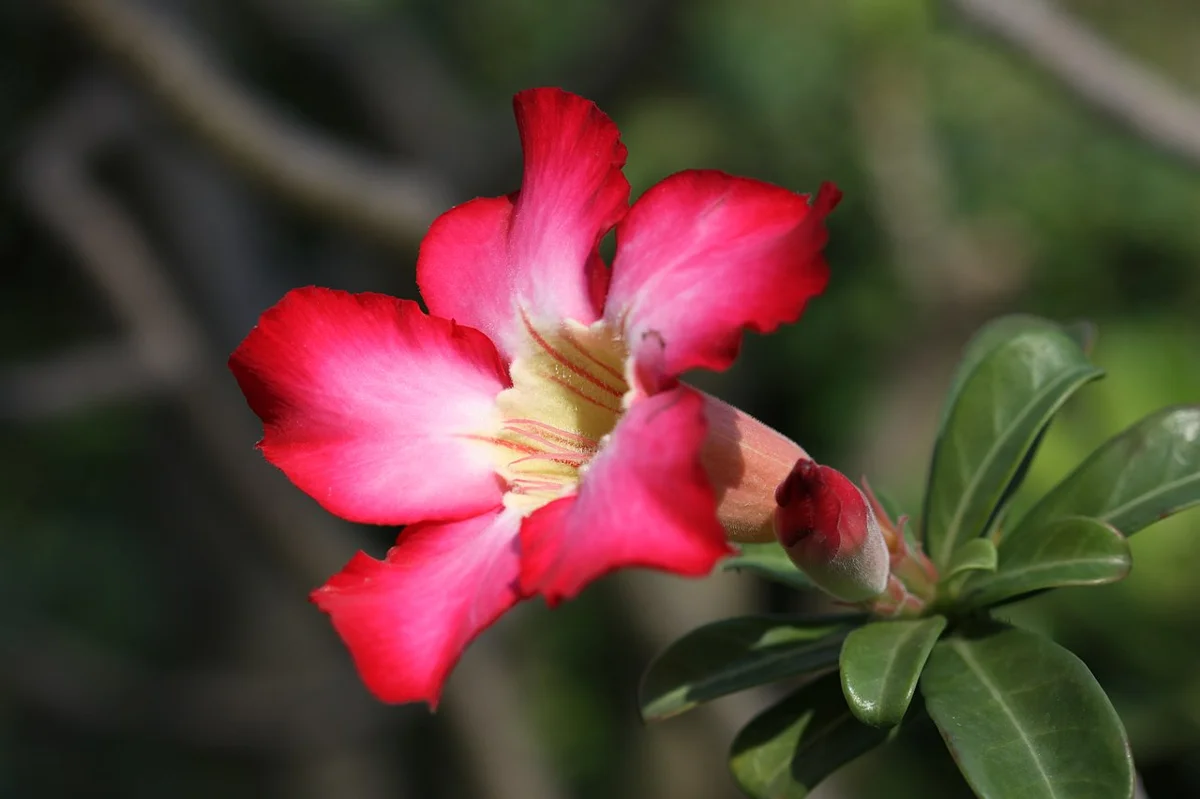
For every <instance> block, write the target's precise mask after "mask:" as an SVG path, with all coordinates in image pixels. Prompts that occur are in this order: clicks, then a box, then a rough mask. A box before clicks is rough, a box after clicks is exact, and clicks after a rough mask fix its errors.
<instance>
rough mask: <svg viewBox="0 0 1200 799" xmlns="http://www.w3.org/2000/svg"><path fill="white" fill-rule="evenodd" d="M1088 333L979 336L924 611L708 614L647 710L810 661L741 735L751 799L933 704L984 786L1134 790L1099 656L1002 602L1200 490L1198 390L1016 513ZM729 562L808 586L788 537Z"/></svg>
mask: <svg viewBox="0 0 1200 799" xmlns="http://www.w3.org/2000/svg"><path fill="white" fill-rule="evenodd" d="M1089 343H1090V331H1089V330H1088V329H1087V328H1086V327H1064V326H1060V325H1058V324H1055V323H1053V322H1050V321H1047V320H1044V319H1040V318H1035V317H1029V316H1010V317H1005V318H1002V319H999V320H997V321H995V322H993V323H991V324H990V325H988V326H986V327H985V328H984V329H983V330H981V331H980V332H979V333H978V334H977V335H976V336H975V338H974V339H972V341H971V342H970V343H969V344H968V346H967V348H966V351H965V353H964V355H963V358H962V361H961V363H960V365H959V368H958V370H957V372H956V374H955V376H954V378H953V380H952V383H951V386H950V390H949V394H948V397H947V399H946V402H945V406H944V410H943V413H942V417H941V423H940V426H939V430H938V434H937V438H936V441H935V443H934V450H933V459H932V463H931V467H930V473H929V477H928V481H927V484H926V489H925V498H924V503H923V509H922V513H921V517H920V520H919V523H918V525H917V528H916V529H917V539H918V541H919V543H920V545H921V546H922V547H923V548H924V550H925V552H926V553H928V555H929V557H930V559H931V560H932V562H933V564H934V565H935V566H936V568H937V570H938V576H939V580H938V585H937V595H936V597H935V599H934V601H932V602H931V603H929V604H928V605H927V606H926V607H925V608H924V610H923V611H922V612H921V613H920V614H919V615H917V616H910V617H906V618H879V617H873V616H871V615H869V614H846V615H840V616H753V617H743V618H734V619H727V620H724V621H720V622H717V623H715V624H710V625H708V626H705V627H701V628H699V629H697V630H694V631H693V632H691V633H689V634H688V635H686V636H684V637H683V638H682V639H680V640H678V641H676V642H675V643H674V644H672V645H671V646H669V647H668V648H667V649H666V651H664V652H663V653H662V654H661V655H659V657H658V658H656V659H655V660H654V661H653V662H652V663H651V665H650V666H649V668H648V670H647V672H646V674H645V676H644V677H643V681H642V684H641V689H640V697H639V698H640V705H641V709H642V715H643V717H644V718H645V719H646V720H657V719H662V718H666V717H669V716H673V715H676V714H678V713H682V712H684V711H686V710H688V709H690V708H692V707H694V706H696V705H697V704H699V703H701V702H706V701H709V700H711V699H715V698H717V697H719V696H723V695H726V694H729V693H733V692H735V691H740V690H744V689H747V688H751V687H754V686H758V685H762V684H764V683H769V682H776V681H779V680H785V679H788V680H795V679H796V678H801V682H800V684H799V687H796V688H795V689H794V690H793V691H792V692H791V693H790V694H788V695H787V696H786V697H784V698H783V699H782V700H781V701H779V702H777V703H776V704H774V705H773V706H771V707H769V708H768V709H766V710H765V711H764V712H762V713H761V714H760V715H758V716H757V717H755V718H754V719H752V720H751V721H750V722H749V724H747V726H746V727H745V728H744V729H743V730H742V731H741V732H740V733H739V734H738V735H737V736H736V737H735V739H734V741H733V745H732V750H731V754H730V768H731V770H732V773H733V776H734V779H735V780H736V782H737V784H738V785H739V786H740V787H741V788H742V790H743V791H744V792H745V793H746V794H747V795H748V796H751V797H755V798H756V799H768V798H769V799H801V798H802V797H805V796H807V795H808V793H809V792H810V791H811V790H812V788H813V787H814V786H815V785H817V783H819V782H820V781H821V780H822V779H823V778H824V777H826V776H827V775H829V774H831V773H832V772H834V771H835V770H837V769H838V768H839V767H841V766H842V765H844V764H845V763H847V762H849V761H851V760H853V759H854V758H856V757H858V756H859V755H861V754H863V753H865V752H867V751H869V750H870V749H872V748H874V747H876V746H879V745H882V744H884V743H886V742H887V741H889V740H890V739H891V738H892V737H893V736H895V735H897V734H901V733H902V731H903V729H904V728H905V727H906V726H910V725H912V724H913V723H914V722H916V721H917V720H918V719H920V718H924V717H925V716H928V718H929V719H931V720H932V722H933V723H934V724H935V725H936V726H937V728H938V730H939V731H940V732H941V735H942V738H943V739H944V741H945V743H946V746H947V747H948V748H949V749H950V752H951V754H952V755H953V757H954V760H955V762H956V763H957V764H958V767H959V769H960V770H961V772H962V774H963V776H964V777H965V778H966V780H967V782H968V783H969V784H970V786H971V788H972V789H973V790H974V792H975V793H976V794H977V795H978V796H980V797H984V799H1076V798H1077V797H1078V799H1083V798H1084V797H1087V799H1109V798H1111V799H1129V797H1131V796H1132V795H1133V791H1134V782H1135V776H1134V769H1133V763H1132V759H1131V756H1130V749H1129V742H1128V739H1127V736H1126V733H1125V730H1124V727H1123V726H1122V723H1121V720H1120V718H1119V717H1118V715H1117V713H1116V711H1115V710H1114V709H1113V706H1112V704H1111V702H1110V701H1109V699H1108V697H1107V696H1106V695H1105V693H1104V691H1103V689H1102V688H1101V687H1100V685H1099V684H1098V683H1097V682H1096V680H1095V678H1094V677H1093V676H1092V674H1091V672H1090V671H1089V670H1088V668H1087V666H1086V665H1085V664H1084V663H1083V662H1082V661H1081V660H1080V659H1079V658H1078V657H1076V656H1075V655H1074V654H1073V653H1071V652H1069V651H1068V650H1066V649H1064V648H1063V647H1061V646H1059V645H1058V644H1056V643H1055V642H1053V641H1051V640H1050V639H1048V638H1046V637H1044V636H1042V635H1040V634H1037V633H1034V632H1031V631H1028V630H1023V629H1020V628H1017V627H1013V626H1011V625H1009V624H1006V623H1004V622H1003V621H1001V620H999V619H997V618H996V617H995V616H994V612H995V610H996V609H997V608H999V607H1002V606H1004V605H1006V604H1008V603H1011V602H1015V601H1017V600H1020V599H1023V598H1026V597H1029V596H1032V595H1035V594H1038V593H1041V592H1044V591H1047V590H1051V589H1056V588H1061V587H1067V586H1088V585H1101V584H1105V583H1111V582H1115V581H1117V580H1120V579H1122V578H1124V577H1125V576H1126V575H1127V574H1128V573H1129V571H1130V568H1131V565H1132V560H1131V556H1130V550H1129V544H1128V537H1129V536H1130V535H1132V534H1134V533H1136V532H1138V531H1139V530H1142V529H1143V528H1145V527H1147V526H1149V525H1151V524H1153V523H1154V522H1155V521H1158V520H1159V519H1162V518H1165V517H1166V516H1169V515H1171V514H1173V513H1176V512H1177V511H1180V510H1183V509H1184V508H1187V507H1189V506H1191V505H1194V504H1197V503H1200V406H1180V407H1173V408H1166V409H1163V410H1160V411H1158V412H1156V413H1153V414H1151V415H1149V416H1147V417H1145V418H1144V419H1142V420H1140V421H1138V422H1137V423H1135V424H1134V425H1132V426H1131V427H1129V428H1128V429H1126V430H1124V431H1123V432H1121V433H1119V434H1118V435H1117V436H1115V437H1114V438H1112V439H1111V440H1110V441H1108V442H1107V443H1105V444H1104V445H1102V446H1101V447H1100V448H1098V449H1097V450H1096V451H1095V452H1094V453H1092V454H1091V455H1090V456H1089V457H1088V458H1086V459H1085V460H1084V461H1083V462H1082V463H1081V464H1079V466H1078V467H1077V468H1076V469H1075V470H1074V471H1073V472H1071V473H1070V474H1069V475H1068V476H1067V477H1066V478H1065V479H1064V480H1063V481H1062V482H1061V483H1059V484H1058V485H1057V486H1055V487H1054V488H1052V489H1051V490H1050V491H1048V492H1047V493H1046V494H1045V495H1044V496H1043V497H1041V499H1040V500H1038V501H1037V502H1035V503H1034V504H1033V505H1032V507H1031V508H1030V509H1029V510H1028V511H1027V512H1026V513H1025V514H1024V515H1022V516H1021V517H1020V518H1017V519H1015V520H1010V519H1009V514H1008V510H1009V502H1010V500H1011V499H1012V497H1013V495H1014V494H1015V493H1016V491H1017V489H1018V488H1020V486H1021V483H1022V480H1023V478H1024V476H1025V474H1026V472H1027V470H1028V468H1029V465H1030V463H1031V462H1032V460H1033V458H1034V456H1035V454H1036V452H1037V448H1038V445H1039V443H1040V442H1041V440H1042V438H1043V436H1044V434H1045V432H1046V430H1047V428H1048V427H1049V425H1050V423H1051V421H1052V420H1053V418H1054V416H1055V414H1056V413H1057V412H1058V411H1059V410H1060V409H1061V408H1062V407H1063V405H1064V403H1066V402H1067V401H1068V400H1069V399H1070V398H1071V396H1072V395H1073V394H1074V393H1075V392H1076V391H1078V390H1079V389H1080V388H1081V387H1083V386H1084V385H1086V384H1087V383H1088V382H1090V381H1092V380H1095V379H1097V378H1099V377H1101V376H1102V374H1103V373H1102V371H1101V370H1100V369H1098V368H1097V367H1096V366H1094V365H1093V364H1091V363H1090V362H1089V360H1088V356H1087V349H1088V345H1089ZM723 568H726V569H739V570H745V571H750V572H753V573H756V574H759V575H762V576H764V577H767V578H769V579H772V580H775V581H777V582H780V583H782V584H784V585H787V586H789V587H792V588H795V589H801V590H803V589H806V588H810V587H811V586H810V584H809V583H808V582H807V580H806V579H805V578H804V575H803V574H802V573H801V572H799V571H798V570H797V569H796V568H795V567H794V566H793V565H792V564H791V562H790V561H789V560H788V558H787V556H786V554H785V553H784V552H783V550H782V549H781V548H780V547H779V546H778V545H776V544H761V545H754V546H747V547H744V548H743V550H742V551H741V553H740V554H739V555H738V556H736V557H734V558H731V559H730V560H728V561H727V562H726V563H725V564H724V565H723Z"/></svg>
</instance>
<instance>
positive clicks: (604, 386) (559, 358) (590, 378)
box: [521, 311, 624, 398]
mask: <svg viewBox="0 0 1200 799" xmlns="http://www.w3.org/2000/svg"><path fill="white" fill-rule="evenodd" d="M521 322H522V323H524V325H525V329H526V330H527V331H529V335H531V336H533V340H534V342H535V343H536V344H537V345H538V346H539V347H541V348H542V349H543V350H545V351H546V354H547V355H549V356H550V357H551V358H553V359H554V361H555V362H556V363H559V364H561V365H562V366H565V367H566V368H567V369H569V370H570V371H572V372H574V373H575V374H577V375H579V376H580V377H582V378H583V379H584V380H586V381H587V382H589V383H591V384H592V385H593V386H595V387H596V388H598V389H600V390H601V391H606V392H608V393H609V394H612V395H613V396H614V397H618V398H619V397H621V396H622V395H623V394H624V392H622V391H620V390H619V389H616V388H613V387H612V386H610V385H609V384H608V383H605V382H604V381H603V380H601V379H600V378H598V377H596V376H595V375H594V374H592V373H591V372H589V371H588V370H586V369H583V368H581V367H580V366H579V365H578V364H577V363H575V362H574V361H572V360H571V359H570V358H568V357H566V356H565V355H563V354H562V353H561V352H559V351H558V350H556V349H554V347H552V346H550V342H548V341H546V339H544V338H542V335H541V334H540V333H538V332H537V330H535V329H534V328H533V325H532V324H531V323H530V322H529V317H528V316H526V315H525V312H524V311H521ZM581 396H582V395H581Z"/></svg>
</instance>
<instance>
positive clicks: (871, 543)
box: [775, 458, 889, 602]
mask: <svg viewBox="0 0 1200 799" xmlns="http://www.w3.org/2000/svg"><path fill="white" fill-rule="evenodd" d="M775 502H776V504H777V505H778V507H776V509H775V535H776V536H777V537H778V538H779V542H780V543H781V544H783V548H784V549H785V550H787V553H788V557H790V558H791V559H792V562H793V563H795V564H796V566H798V567H799V568H800V570H801V571H803V572H804V573H805V574H807V575H808V576H809V578H810V579H811V580H812V581H813V582H814V583H816V585H817V587H819V588H821V589H822V590H824V591H826V592H828V593H830V594H832V595H833V596H835V597H837V598H838V599H841V600H843V601H846V602H862V601H864V600H867V599H872V598H874V597H876V596H878V595H879V594H881V593H883V591H884V589H885V588H887V583H888V572H889V563H888V549H887V543H886V542H885V541H884V539H883V531H882V530H880V528H879V521H878V520H877V519H876V518H875V513H874V512H873V511H872V510H871V506H870V505H869V504H868V503H867V500H866V498H865V497H864V496H863V493H862V492H861V491H859V490H858V487H857V486H855V485H854V483H852V482H850V481H849V480H848V479H846V477H845V476H844V475H843V474H842V473H841V472H838V471H837V470H835V469H831V468H829V467H828V466H821V465H820V464H818V463H816V462H815V461H812V460H809V459H806V458H804V459H801V460H799V461H797V462H796V465H795V466H794V467H792V472H791V474H789V475H788V477H787V479H786V480H784V481H783V482H782V483H781V484H780V485H779V488H777V489H776V490H775Z"/></svg>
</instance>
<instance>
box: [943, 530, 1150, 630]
mask: <svg viewBox="0 0 1200 799" xmlns="http://www.w3.org/2000/svg"><path fill="white" fill-rule="evenodd" d="M1131 564H1132V561H1131V558H1130V554H1129V543H1128V542H1127V541H1126V540H1125V538H1124V536H1122V535H1121V534H1120V533H1119V532H1117V531H1116V530H1115V529H1113V528H1112V527H1110V526H1109V525H1107V524H1105V523H1104V522H1101V521H1098V520H1096V519H1088V518H1085V517H1083V516H1069V517H1067V518H1065V519H1058V520H1056V521H1054V522H1051V523H1050V524H1048V525H1046V526H1045V527H1026V528H1023V529H1021V530H1019V531H1018V534H1014V535H1011V536H1007V537H1006V538H1005V539H1004V540H1003V541H1001V542H1000V549H999V561H998V562H997V564H996V570H995V571H994V572H991V573H989V574H981V575H978V576H975V577H973V578H971V579H969V580H967V582H966V585H964V586H963V591H962V599H961V603H962V605H963V607H966V608H982V607H987V606H989V605H997V604H1000V603H1001V602H1008V601H1011V600H1012V599H1014V598H1019V597H1021V596H1024V595H1026V594H1031V593H1033V592H1034V591H1041V590H1043V589H1046V588H1056V587H1060V586H1068V585H1103V584H1104V583H1111V582H1116V581H1117V580H1120V579H1122V578H1123V577H1125V575H1127V574H1129V568H1130V566H1131Z"/></svg>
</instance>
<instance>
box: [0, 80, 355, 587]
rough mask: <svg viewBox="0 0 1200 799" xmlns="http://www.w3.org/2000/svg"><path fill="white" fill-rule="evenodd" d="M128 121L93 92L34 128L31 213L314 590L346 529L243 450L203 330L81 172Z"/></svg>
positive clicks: (230, 395)
mask: <svg viewBox="0 0 1200 799" xmlns="http://www.w3.org/2000/svg"><path fill="white" fill-rule="evenodd" d="M127 120H128V117H127V114H126V113H125V110H124V108H123V106H122V104H121V102H120V98H119V97H118V96H116V95H114V93H113V92H111V91H107V90H106V89H105V87H103V86H98V85H96V84H94V83H93V84H90V85H87V86H85V87H82V88H81V89H80V90H78V91H76V92H74V93H73V94H72V95H71V96H70V97H69V98H68V99H67V100H66V101H65V102H64V103H63V104H62V105H61V106H60V107H59V108H58V109H56V110H55V111H54V112H52V113H51V114H50V115H49V117H48V118H47V119H46V120H45V121H44V123H43V124H42V125H41V126H39V127H38V128H37V129H36V130H35V132H34V134H35V135H34V137H33V139H32V146H31V147H30V148H29V149H28V150H27V151H26V153H25V156H24V158H23V159H22V161H21V163H20V164H19V176H20V177H21V179H22V186H23V188H24V190H25V193H26V196H27V197H28V199H29V201H30V204H31V206H32V207H33V209H34V211H36V212H37V214H38V216H39V217H40V218H41V219H42V220H43V222H44V223H45V224H46V225H47V226H48V227H49V228H50V229H52V230H54V231H55V232H56V233H57V234H58V235H59V236H60V237H61V238H62V240H63V241H65V242H66V243H67V245H68V246H69V247H70V248H71V249H73V250H74V251H75V253H76V255H77V256H78V263H79V265H80V267H81V268H82V269H83V270H84V272H85V273H86V274H87V276H88V277H89V278H90V279H91V280H92V282H93V284H94V285H95V286H96V287H97V289H98V290H99V291H100V292H101V293H102V294H103V295H104V296H105V297H106V298H107V299H108V301H109V304H110V305H111V306H112V308H113V310H114V312H115V313H116V315H117V317H118V319H120V320H121V322H122V323H123V324H124V326H125V327H126V329H127V330H128V333H129V337H130V342H131V346H132V347H133V350H134V351H135V352H137V353H138V356H139V358H141V360H142V362H143V365H144V367H145V368H146V369H147V370H149V371H150V372H151V373H153V374H156V375H158V376H159V377H160V379H162V380H163V381H164V382H166V383H168V384H170V385H174V386H176V387H177V392H176V397H177V398H178V400H179V401H180V403H181V405H182V407H183V409H184V411H185V412H186V414H187V417H188V420H189V422H190V423H191V425H192V427H193V429H194V430H195V431H196V432H197V439H198V441H199V443H201V444H202V445H204V446H205V447H207V450H208V454H209V455H210V456H211V457H212V458H213V460H214V461H215V462H216V463H217V464H218V466H219V473H220V474H221V476H222V477H224V478H225V479H226V480H227V481H228V483H229V485H230V486H231V488H232V489H233V491H234V492H235V494H236V495H238V496H240V497H241V499H242V500H243V502H244V504H245V506H246V507H247V509H248V510H250V511H251V513H252V514H254V515H255V516H256V517H257V518H258V519H259V521H260V525H261V529H262V530H263V531H264V533H265V534H268V535H270V536H271V537H272V542H271V543H272V544H273V545H274V547H275V550H276V552H277V553H278V554H279V556H280V557H281V558H282V559H283V561H284V562H286V563H289V564H290V565H291V567H292V568H291V571H292V572H293V573H295V574H300V575H304V576H305V577H306V579H307V580H312V581H313V582H314V583H315V579H316V578H314V577H313V575H323V574H327V573H328V572H329V571H330V570H331V569H332V568H333V567H334V566H335V565H336V564H338V563H340V562H341V561H343V560H344V559H345V552H346V550H347V548H348V547H347V544H348V543H349V542H351V541H352V540H353V536H352V535H351V534H350V532H349V531H348V530H345V531H343V530H341V529H338V528H336V527H332V526H331V525H328V524H325V523H322V522H321V521H319V519H320V518H321V517H319V516H318V515H317V514H315V513H313V512H312V508H311V506H309V505H308V504H307V503H300V504H298V503H297V502H296V501H295V500H296V497H295V495H294V493H293V492H292V491H291V490H290V487H289V486H287V485H286V484H285V483H284V481H282V480H279V479H277V477H276V476H275V475H273V474H272V473H271V472H270V470H269V469H268V468H266V466H265V464H263V463H261V462H260V460H259V459H258V458H255V457H253V456H252V455H251V450H250V449H249V447H248V446H245V445H243V444H241V443H239V442H249V441H252V440H254V438H255V437H256V433H255V428H254V427H253V426H252V424H251V423H250V418H249V416H248V414H247V412H246V410H245V407H244V403H243V402H242V399H241V397H240V395H239V394H238V392H237V390H236V388H235V387H234V385H233V383H232V381H230V380H228V379H226V378H225V377H224V375H223V374H222V375H220V376H216V375H213V374H212V372H211V368H210V364H212V363H213V362H219V360H222V359H220V358H217V357H213V355H214V354H213V353H211V351H210V350H208V345H207V341H206V337H205V334H204V331H203V330H202V329H201V328H200V326H199V325H198V323H197V322H196V321H195V320H194V318H193V316H192V314H191V312H190V309H189V308H188V307H187V305H186V304H184V303H183V301H182V300H181V299H180V298H179V297H178V295H177V294H176V292H175V290H174V287H173V286H172V285H171V283H170V281H169V280H168V278H167V273H166V270H164V269H163V268H161V265H160V264H159V263H158V262H157V258H156V257H155V255H154V253H153V252H152V251H151V249H150V247H149V245H148V244H147V242H146V241H145V239H144V237H143V236H142V235H141V233H140V232H139V231H138V229H137V227H136V225H135V224H134V223H133V221H132V220H131V219H130V218H129V216H128V214H127V213H126V212H125V211H124V210H123V209H122V208H121V207H120V206H119V205H118V204H117V203H116V202H114V201H113V200H112V198H110V197H109V196H108V195H106V194H105V193H104V192H103V191H101V190H100V189H99V188H98V187H96V186H95V185H94V184H93V183H92V181H91V180H90V179H89V178H88V176H87V175H86V173H85V170H84V164H85V162H86V160H87V159H88V158H90V157H91V156H92V155H93V154H95V153H96V152H97V151H99V150H100V149H102V148H103V147H105V146H107V145H108V144H109V143H111V141H112V140H113V139H114V137H117V136H119V135H122V133H123V131H124V130H125V126H126V125H127V124H128V123H127Z"/></svg>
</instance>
